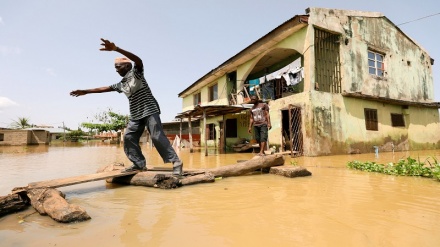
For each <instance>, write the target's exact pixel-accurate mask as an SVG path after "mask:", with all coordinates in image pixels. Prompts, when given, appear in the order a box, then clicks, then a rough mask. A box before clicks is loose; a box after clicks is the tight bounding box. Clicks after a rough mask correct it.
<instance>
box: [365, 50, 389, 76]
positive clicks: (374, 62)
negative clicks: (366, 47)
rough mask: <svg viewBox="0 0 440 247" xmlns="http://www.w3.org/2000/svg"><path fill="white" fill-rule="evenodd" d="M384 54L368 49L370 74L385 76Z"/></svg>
mask: <svg viewBox="0 0 440 247" xmlns="http://www.w3.org/2000/svg"><path fill="white" fill-rule="evenodd" d="M383 57H384V56H383V55H382V54H380V53H377V52H374V51H368V72H369V73H370V75H377V76H384V70H385V66H384V61H383Z"/></svg>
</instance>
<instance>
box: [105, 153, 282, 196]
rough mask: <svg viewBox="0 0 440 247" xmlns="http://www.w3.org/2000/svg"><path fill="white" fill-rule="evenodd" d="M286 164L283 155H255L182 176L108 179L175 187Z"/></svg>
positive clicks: (147, 174)
mask: <svg viewBox="0 0 440 247" xmlns="http://www.w3.org/2000/svg"><path fill="white" fill-rule="evenodd" d="M283 164H284V157H283V156H282V155H267V156H255V157H254V158H253V159H251V160H246V161H239V163H237V164H233V165H227V166H222V167H219V168H213V169H208V170H193V171H184V173H183V175H182V176H179V177H176V176H173V175H172V174H171V170H170V171H162V172H161V171H154V170H153V169H152V170H149V171H146V172H139V173H137V174H135V175H134V176H124V177H115V178H111V179H107V180H106V181H107V182H108V183H119V184H130V185H136V186H146V187H155V188H162V189H174V188H178V187H181V186H183V185H191V184H197V183H210V182H214V181H215V177H231V176H240V175H244V174H248V173H250V172H254V171H255V170H259V169H269V168H270V167H273V166H280V165H283ZM122 168H123V167H121V166H119V165H109V166H105V167H102V168H100V169H99V170H98V172H111V171H116V170H119V169H122Z"/></svg>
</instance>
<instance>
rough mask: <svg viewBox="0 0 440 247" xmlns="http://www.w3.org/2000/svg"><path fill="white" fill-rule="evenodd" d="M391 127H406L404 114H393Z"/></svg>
mask: <svg viewBox="0 0 440 247" xmlns="http://www.w3.org/2000/svg"><path fill="white" fill-rule="evenodd" d="M391 126H393V127H405V120H404V119H403V114H397V113H391Z"/></svg>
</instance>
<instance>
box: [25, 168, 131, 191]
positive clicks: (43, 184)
mask: <svg viewBox="0 0 440 247" xmlns="http://www.w3.org/2000/svg"><path fill="white" fill-rule="evenodd" d="M138 172H139V171H132V172H121V171H120V170H118V171H111V172H100V173H94V174H88V175H80V176H75V177H68V178H59V179H53V180H47V181H40V182H33V183H30V184H29V185H28V186H27V187H26V188H25V189H38V188H58V187H64V186H69V185H75V184H81V183H87V182H92V181H98V180H104V179H108V178H115V177H123V176H129V175H134V174H136V173H138Z"/></svg>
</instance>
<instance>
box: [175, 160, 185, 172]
mask: <svg viewBox="0 0 440 247" xmlns="http://www.w3.org/2000/svg"><path fill="white" fill-rule="evenodd" d="M182 174H183V162H182V161H181V160H179V161H176V162H174V163H173V175H174V176H180V175H182Z"/></svg>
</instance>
